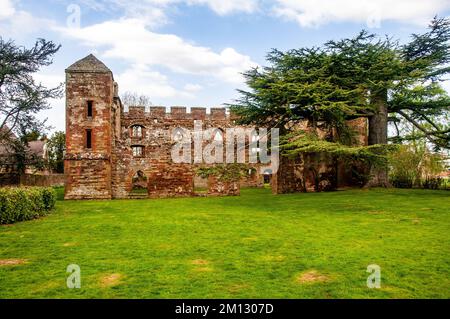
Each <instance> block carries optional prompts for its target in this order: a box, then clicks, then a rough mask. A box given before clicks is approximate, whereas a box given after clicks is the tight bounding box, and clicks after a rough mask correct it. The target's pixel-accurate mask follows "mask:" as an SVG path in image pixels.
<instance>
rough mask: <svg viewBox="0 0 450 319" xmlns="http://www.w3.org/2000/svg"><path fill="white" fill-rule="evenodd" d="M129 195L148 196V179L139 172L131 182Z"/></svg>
mask: <svg viewBox="0 0 450 319" xmlns="http://www.w3.org/2000/svg"><path fill="white" fill-rule="evenodd" d="M131 183H132V184H131V185H132V187H131V194H132V195H140V196H147V195H148V186H147V185H148V178H147V176H146V175H145V173H144V172H143V171H141V170H139V171H137V172H136V173H135V174H134V175H133V178H132V181H131Z"/></svg>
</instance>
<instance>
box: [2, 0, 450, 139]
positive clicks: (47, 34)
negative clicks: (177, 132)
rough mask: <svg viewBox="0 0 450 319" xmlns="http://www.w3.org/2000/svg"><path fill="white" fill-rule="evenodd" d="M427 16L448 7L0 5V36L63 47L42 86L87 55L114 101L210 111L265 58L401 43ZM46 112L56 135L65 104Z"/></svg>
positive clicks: (401, 0)
mask: <svg viewBox="0 0 450 319" xmlns="http://www.w3.org/2000/svg"><path fill="white" fill-rule="evenodd" d="M434 15H439V16H449V15H450V0H396V1H392V0H367V1H362V0H228V1H225V0H141V1H125V0H79V1H75V0H44V1H32V0H0V36H2V37H3V38H12V39H14V40H15V41H16V43H17V44H20V45H25V46H30V45H32V44H33V43H34V41H35V40H36V38H45V39H48V40H52V41H54V42H56V43H60V44H61V45H62V48H61V50H60V51H59V52H58V53H57V54H56V56H55V57H54V64H53V65H52V66H50V67H48V68H46V69H44V70H42V72H41V73H40V74H38V75H37V79H38V80H40V81H42V82H43V83H44V84H46V85H49V86H54V85H57V83H60V82H63V81H64V69H65V68H66V67H68V66H69V65H70V64H72V63H73V62H75V61H77V60H78V59H81V58H83V57H84V56H86V55H88V54H89V53H94V54H95V55H96V56H97V57H98V58H99V59H101V60H102V61H103V62H105V64H106V65H107V66H108V67H109V68H110V69H111V70H112V71H113V73H114V76H115V79H116V81H118V83H119V87H120V90H121V92H122V93H123V92H125V91H134V92H137V93H140V94H145V95H148V96H150V98H151V101H152V103H153V104H154V105H164V106H176V105H177V106H179V105H183V106H188V107H192V106H204V107H216V106H221V105H222V104H223V103H228V102H232V101H233V99H235V98H236V97H237V93H236V89H237V88H244V87H245V86H244V84H243V81H242V77H241V76H240V72H243V71H245V70H247V69H249V68H251V67H253V66H258V65H264V64H265V55H266V53H267V52H268V51H269V50H270V49H271V48H278V49H281V50H287V49H292V48H299V47H304V46H314V45H320V44H322V43H324V42H325V41H327V40H330V39H340V38H344V37H351V36H354V35H355V34H357V33H358V32H359V31H360V30H361V29H367V30H369V31H371V32H373V33H377V34H380V35H384V34H389V35H391V36H393V37H394V38H397V39H400V41H403V42H404V41H407V40H408V38H409V36H410V34H411V33H420V32H423V31H425V27H426V25H427V22H429V21H430V20H431V18H432V17H433V16H434ZM445 85H446V87H449V88H450V85H448V83H446V84H445ZM51 103H52V109H51V110H49V111H47V112H44V113H43V114H42V117H48V118H49V123H50V124H51V125H52V126H53V127H54V128H55V129H58V130H63V129H64V112H65V111H64V99H61V100H55V101H52V102H51Z"/></svg>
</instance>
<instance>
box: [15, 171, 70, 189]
mask: <svg viewBox="0 0 450 319" xmlns="http://www.w3.org/2000/svg"><path fill="white" fill-rule="evenodd" d="M65 181H66V176H65V175H64V174H49V175H38V174H23V175H22V176H20V184H21V185H24V186H45V187H61V186H64V184H65Z"/></svg>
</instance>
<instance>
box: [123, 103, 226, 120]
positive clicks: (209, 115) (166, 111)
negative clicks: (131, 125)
mask: <svg viewBox="0 0 450 319" xmlns="http://www.w3.org/2000/svg"><path fill="white" fill-rule="evenodd" d="M123 115H124V117H125V118H127V117H133V118H135V117H148V118H156V119H162V120H163V119H172V120H174V119H180V120H181V119H192V120H208V119H210V120H229V119H230V118H231V117H232V115H231V114H230V112H229V110H228V109H227V108H222V107H215V108H210V109H208V108H205V107H191V108H190V109H189V108H187V107H184V106H172V107H169V108H166V107H164V106H151V107H150V108H145V107H144V106H130V107H128V110H124V112H123Z"/></svg>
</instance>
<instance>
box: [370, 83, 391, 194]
mask: <svg viewBox="0 0 450 319" xmlns="http://www.w3.org/2000/svg"><path fill="white" fill-rule="evenodd" d="M372 104H373V105H374V106H375V114H374V115H373V116H371V117H369V145H375V144H387V139H388V109H387V90H383V91H380V92H377V93H376V94H374V96H373V97H372ZM370 175H371V176H372V178H371V180H370V181H369V183H368V185H367V186H368V187H389V186H390V184H389V180H388V170H387V167H377V166H374V165H372V166H371V168H370Z"/></svg>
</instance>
